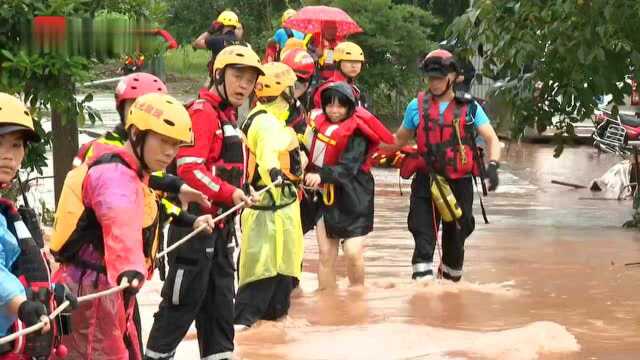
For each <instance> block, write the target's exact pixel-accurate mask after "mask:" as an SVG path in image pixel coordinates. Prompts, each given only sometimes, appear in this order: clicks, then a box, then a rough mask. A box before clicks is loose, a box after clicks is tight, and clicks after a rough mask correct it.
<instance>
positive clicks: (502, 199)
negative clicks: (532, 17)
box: [38, 94, 640, 360]
mask: <svg viewBox="0 0 640 360" xmlns="http://www.w3.org/2000/svg"><path fill="white" fill-rule="evenodd" d="M93 105H94V106H96V108H97V109H98V110H100V111H103V110H104V111H108V109H112V108H113V98H112V97H111V95H110V94H109V95H98V96H96V100H94V104H93ZM105 120H106V121H105V124H99V125H98V127H97V129H98V130H104V129H105V128H109V127H111V126H112V125H113V124H115V122H117V119H116V118H115V113H112V114H111V113H107V116H106V117H105ZM87 140H89V138H88V137H86V136H83V138H82V139H81V143H82V142H84V141H87ZM552 154H553V148H552V147H551V146H546V145H511V146H507V147H506V148H505V149H504V159H503V161H502V164H503V165H502V168H501V170H500V175H501V186H500V188H499V189H498V192H497V193H494V194H491V196H490V197H489V198H486V199H485V205H486V207H487V212H488V215H489V220H490V221H491V224H489V225H484V224H482V220H481V217H480V209H479V206H478V204H477V201H476V209H475V213H476V220H477V221H476V222H477V224H478V226H477V228H476V231H475V232H474V234H473V235H472V236H471V237H470V239H469V240H468V241H467V245H466V261H465V269H464V270H465V274H464V277H463V281H462V282H461V283H458V284H453V283H449V282H446V281H439V280H438V281H433V282H428V283H415V282H413V281H411V280H410V277H411V254H412V251H413V239H412V237H411V234H410V233H409V232H408V230H407V226H406V216H407V212H408V207H409V196H408V195H409V191H408V182H406V181H403V182H402V188H403V194H402V195H401V194H400V191H399V186H398V177H397V173H396V172H394V171H391V170H380V169H376V170H375V177H376V182H377V190H376V222H375V231H374V232H373V233H371V234H370V235H369V236H368V248H367V251H366V260H365V261H366V276H367V278H366V287H365V289H360V290H353V289H348V288H347V281H346V278H345V277H346V273H345V267H344V263H343V262H342V260H340V261H339V262H338V268H339V269H338V275H339V284H340V287H339V289H338V290H337V291H336V292H334V293H326V292H316V291H315V289H316V287H317V280H316V275H315V271H316V269H317V258H318V251H317V245H316V242H315V235H314V234H313V233H311V234H308V236H307V242H306V246H305V260H304V276H303V279H302V282H301V287H302V291H301V292H299V293H297V294H296V297H295V298H294V299H293V301H292V307H291V311H290V314H289V317H288V318H287V319H285V320H283V321H280V322H263V323H259V324H258V325H257V326H255V327H254V328H252V329H250V330H248V331H246V332H244V333H241V334H238V335H237V337H236V339H237V341H236V343H237V351H236V354H237V357H238V358H240V359H247V360H248V359H252V360H253V359H256V360H258V359H296V360H297V359H300V360H307V359H308V360H315V359H635V358H638V354H640V325H639V324H640V322H639V321H638V315H637V310H636V309H637V308H638V305H640V301H639V298H640V295H639V294H640V267H639V268H638V269H637V270H633V269H630V268H629V269H626V268H625V266H624V264H625V263H628V262H634V261H640V233H637V232H635V231H631V230H624V229H622V228H621V224H622V223H623V222H624V221H626V220H627V219H629V218H630V216H631V209H630V208H631V202H630V201H608V200H597V199H594V200H585V199H584V198H585V197H592V194H591V193H590V192H589V191H588V190H573V189H570V188H567V187H562V186H557V185H552V184H551V183H550V181H551V180H564V181H568V182H574V183H580V184H584V185H587V184H588V183H589V182H590V180H591V179H592V178H594V177H598V176H601V175H602V174H603V173H604V172H605V171H606V170H607V169H608V168H609V167H610V166H612V165H613V164H615V163H616V162H617V160H618V159H616V158H615V157H611V156H604V155H603V156H597V154H596V152H595V151H594V150H593V149H591V148H590V147H588V146H583V147H577V148H569V149H566V150H565V153H564V154H563V155H562V157H561V158H560V159H554V158H553V156H552ZM39 186H40V188H39V189H38V190H39V191H38V192H39V196H40V197H41V198H42V197H44V198H45V200H47V201H48V202H49V201H52V193H51V189H50V188H51V186H50V185H48V184H46V183H42V184H41V185H39ZM49 198H51V200H48V199H49ZM476 200H477V198H476ZM437 256H438V254H437V252H436V259H435V260H436V262H437V261H438V260H437ZM161 286H162V283H161V282H160V281H159V280H158V279H157V276H156V277H155V278H154V280H153V281H151V282H149V283H147V284H146V285H145V288H144V289H143V291H142V294H141V296H140V303H141V308H142V317H143V328H144V334H145V337H146V335H147V334H148V331H149V330H150V327H151V323H152V321H153V317H152V316H153V313H154V312H155V310H156V309H157V304H158V303H159V300H160V297H159V293H160V288H161ZM145 340H146V339H145ZM176 358H177V359H195V358H198V346H197V340H196V337H195V329H194V330H192V331H190V332H189V334H188V335H187V337H186V339H185V340H184V341H183V343H182V344H181V345H180V347H179V349H178V353H177V357H176Z"/></svg>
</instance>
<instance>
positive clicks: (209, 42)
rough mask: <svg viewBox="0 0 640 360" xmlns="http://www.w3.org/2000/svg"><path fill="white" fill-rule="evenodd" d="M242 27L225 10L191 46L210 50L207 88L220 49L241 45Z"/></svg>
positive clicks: (231, 13)
mask: <svg viewBox="0 0 640 360" xmlns="http://www.w3.org/2000/svg"><path fill="white" fill-rule="evenodd" d="M243 37H244V27H243V26H242V24H240V20H239V19H238V15H236V13H234V12H233V11H229V10H225V11H223V12H221V13H220V15H218V18H217V19H216V21H214V22H213V24H212V26H211V28H210V29H209V30H208V31H205V32H203V33H202V34H200V36H198V37H197V38H196V39H195V40H194V41H193V42H192V43H191V45H192V46H193V48H194V49H209V50H211V59H209V62H208V63H207V69H208V70H209V78H210V82H209V87H211V86H212V85H213V64H214V62H215V61H216V57H217V56H218V54H219V53H220V51H222V49H224V48H226V47H227V46H231V45H240V44H242V38H243Z"/></svg>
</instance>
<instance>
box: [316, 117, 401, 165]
mask: <svg viewBox="0 0 640 360" xmlns="http://www.w3.org/2000/svg"><path fill="white" fill-rule="evenodd" d="M316 114H317V116H316V117H315V118H314V119H313V120H312V121H311V124H310V126H311V128H312V129H313V131H310V132H307V138H306V139H305V144H306V146H307V148H308V149H309V153H310V161H311V163H312V164H313V165H314V166H317V167H322V166H324V165H335V164H337V163H338V160H339V159H340V155H341V154H342V152H343V151H344V150H345V149H346V147H347V144H348V143H349V139H351V137H352V136H353V134H354V132H355V131H356V130H357V131H358V132H359V133H360V134H362V135H363V136H364V137H365V138H366V139H367V140H368V143H369V144H368V148H367V155H366V160H365V161H364V162H363V164H362V167H361V169H362V170H363V171H367V172H368V171H369V170H370V169H371V161H370V156H371V154H373V153H374V152H375V151H376V150H377V148H378V145H380V143H381V142H385V143H389V144H392V143H393V141H394V138H393V134H392V133H391V132H389V130H387V128H386V127H385V126H384V125H383V124H382V123H381V122H380V120H378V118H376V117H375V116H374V115H373V114H371V113H370V112H368V111H367V110H365V109H363V108H361V107H358V108H356V111H355V112H354V114H353V115H352V116H351V117H350V118H348V119H346V120H344V121H342V122H340V123H338V124H335V123H332V122H331V121H329V119H328V118H327V116H326V115H325V114H323V113H316Z"/></svg>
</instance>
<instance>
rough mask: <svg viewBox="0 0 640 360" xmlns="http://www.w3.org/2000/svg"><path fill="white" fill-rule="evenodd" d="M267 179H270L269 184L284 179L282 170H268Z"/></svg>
mask: <svg viewBox="0 0 640 360" xmlns="http://www.w3.org/2000/svg"><path fill="white" fill-rule="evenodd" d="M269 177H271V182H272V183H274V182H276V181H277V180H278V179H284V178H283V177H282V170H280V169H277V168H271V169H270V170H269Z"/></svg>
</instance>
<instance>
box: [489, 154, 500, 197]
mask: <svg viewBox="0 0 640 360" xmlns="http://www.w3.org/2000/svg"><path fill="white" fill-rule="evenodd" d="M499 167H500V164H499V163H498V162H497V161H490V162H489V165H487V179H488V180H489V191H495V190H496V189H497V188H498V184H499V183H500V181H499V180H498V168H499Z"/></svg>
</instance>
